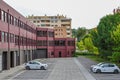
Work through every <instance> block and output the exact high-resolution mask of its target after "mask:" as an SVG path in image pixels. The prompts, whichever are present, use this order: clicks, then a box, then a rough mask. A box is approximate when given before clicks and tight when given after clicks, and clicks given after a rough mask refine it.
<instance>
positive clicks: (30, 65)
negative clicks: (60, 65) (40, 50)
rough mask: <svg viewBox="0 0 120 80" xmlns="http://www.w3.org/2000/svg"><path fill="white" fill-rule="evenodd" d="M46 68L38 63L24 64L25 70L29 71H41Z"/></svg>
mask: <svg viewBox="0 0 120 80" xmlns="http://www.w3.org/2000/svg"><path fill="white" fill-rule="evenodd" d="M47 67H48V65H47V64H43V63H41V62H39V61H29V62H28V63H26V64H25V68H26V69H27V70H30V69H42V70H46V69H47Z"/></svg>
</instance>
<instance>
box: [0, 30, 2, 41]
mask: <svg viewBox="0 0 120 80" xmlns="http://www.w3.org/2000/svg"><path fill="white" fill-rule="evenodd" d="M1 40H2V36H1V31H0V42H1Z"/></svg>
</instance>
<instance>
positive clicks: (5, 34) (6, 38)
mask: <svg viewBox="0 0 120 80" xmlns="http://www.w3.org/2000/svg"><path fill="white" fill-rule="evenodd" d="M4 36H5V38H4V39H5V40H4V41H5V42H8V33H4Z"/></svg>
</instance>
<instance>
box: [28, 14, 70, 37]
mask: <svg viewBox="0 0 120 80" xmlns="http://www.w3.org/2000/svg"><path fill="white" fill-rule="evenodd" d="M27 18H28V19H29V21H31V22H33V23H34V24H35V25H37V27H42V28H53V29H54V36H55V37H56V38H71V37H72V30H71V18H67V17H66V16H63V15H57V16H47V15H44V16H34V15H32V16H28V17H27Z"/></svg>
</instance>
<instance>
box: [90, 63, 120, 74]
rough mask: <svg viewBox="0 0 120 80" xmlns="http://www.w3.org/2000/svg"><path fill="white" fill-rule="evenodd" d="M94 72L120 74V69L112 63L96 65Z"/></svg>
mask: <svg viewBox="0 0 120 80" xmlns="http://www.w3.org/2000/svg"><path fill="white" fill-rule="evenodd" d="M92 71H93V72H95V73H101V72H112V73H116V74H117V73H119V72H120V69H119V68H118V66H117V65H116V64H112V63H102V64H100V65H96V66H93V67H92Z"/></svg>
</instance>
